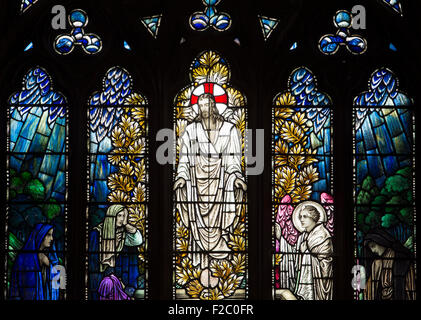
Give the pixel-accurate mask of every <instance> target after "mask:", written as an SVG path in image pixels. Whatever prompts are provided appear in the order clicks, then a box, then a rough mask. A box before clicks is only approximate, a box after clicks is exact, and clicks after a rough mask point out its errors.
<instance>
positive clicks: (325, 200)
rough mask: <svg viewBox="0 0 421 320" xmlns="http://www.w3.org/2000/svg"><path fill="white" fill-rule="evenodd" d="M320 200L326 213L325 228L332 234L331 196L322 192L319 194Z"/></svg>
mask: <svg viewBox="0 0 421 320" xmlns="http://www.w3.org/2000/svg"><path fill="white" fill-rule="evenodd" d="M320 202H321V203H322V206H323V208H325V210H326V214H327V222H326V229H327V230H328V231H329V232H330V234H331V235H332V236H333V231H334V222H333V220H334V218H333V197H332V196H331V195H330V194H328V193H322V194H321V195H320Z"/></svg>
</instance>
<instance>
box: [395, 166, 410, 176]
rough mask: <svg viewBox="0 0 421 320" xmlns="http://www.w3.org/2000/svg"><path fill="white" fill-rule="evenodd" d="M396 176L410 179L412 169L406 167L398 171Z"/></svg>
mask: <svg viewBox="0 0 421 320" xmlns="http://www.w3.org/2000/svg"><path fill="white" fill-rule="evenodd" d="M396 174H400V175H401V176H404V177H407V178H410V177H411V176H412V168H411V167H406V168H403V169H400V170H398V171H397V172H396Z"/></svg>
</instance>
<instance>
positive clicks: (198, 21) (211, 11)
mask: <svg viewBox="0 0 421 320" xmlns="http://www.w3.org/2000/svg"><path fill="white" fill-rule="evenodd" d="M202 2H203V4H204V5H205V6H206V8H205V10H204V11H203V12H195V13H193V14H192V15H191V16H190V26H191V27H192V29H193V30H196V31H204V30H206V29H208V28H209V27H210V26H212V27H213V28H214V29H215V30H218V31H226V30H228V29H229V28H230V27H231V17H230V16H229V14H227V13H224V12H221V13H218V12H217V11H216V5H217V4H218V3H219V2H221V0H202Z"/></svg>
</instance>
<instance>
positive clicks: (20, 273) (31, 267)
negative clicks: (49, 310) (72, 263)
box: [10, 224, 59, 300]
mask: <svg viewBox="0 0 421 320" xmlns="http://www.w3.org/2000/svg"><path fill="white" fill-rule="evenodd" d="M52 228H53V227H52V226H51V225H48V224H37V225H36V226H35V228H34V230H33V231H32V232H31V234H30V236H29V238H28V240H27V242H26V244H25V245H24V246H23V248H22V249H21V252H20V253H19V254H18V255H17V257H16V260H15V263H14V265H13V268H12V276H11V284H10V298H11V299H14V300H58V299H59V289H54V288H53V285H52V281H53V278H54V277H55V276H56V275H57V273H56V272H54V270H53V268H54V266H56V265H58V263H59V261H58V258H57V256H56V253H55V246H54V245H53V246H52V247H51V248H49V252H47V253H45V254H46V255H47V257H48V260H49V266H46V267H41V265H40V261H39V258H38V254H39V253H40V251H39V249H40V247H41V244H42V242H43V240H44V238H45V236H46V235H47V233H48V232H49V231H50V230H51V229H52Z"/></svg>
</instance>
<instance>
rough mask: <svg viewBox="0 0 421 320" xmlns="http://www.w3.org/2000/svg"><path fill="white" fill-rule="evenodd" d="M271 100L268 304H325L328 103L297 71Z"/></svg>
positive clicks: (328, 289) (329, 248)
mask: <svg viewBox="0 0 421 320" xmlns="http://www.w3.org/2000/svg"><path fill="white" fill-rule="evenodd" d="M273 101H274V107H273V120H272V121H273V129H272V130H273V131H272V139H273V142H272V143H273V144H272V161H273V162H272V166H273V167H272V168H273V181H272V184H273V210H274V211H273V217H274V249H275V250H274V252H275V254H274V299H283V300H288V299H303V300H331V299H332V298H333V264H334V259H333V257H334V248H333V242H332V239H331V238H332V236H333V235H334V205H333V203H334V201H333V184H332V180H333V177H332V172H333V166H332V160H333V159H332V158H333V157H332V145H333V144H332V137H331V131H332V127H331V118H332V112H331V107H332V100H331V98H330V97H329V96H328V95H327V94H325V93H323V92H321V91H319V89H318V86H317V82H316V78H315V76H314V75H313V74H312V72H311V71H310V70H309V69H307V68H305V67H301V68H297V69H295V70H294V71H293V72H292V74H291V76H290V78H289V81H288V90H287V91H285V92H283V93H279V94H278V95H277V96H276V97H275V98H274V100H273Z"/></svg>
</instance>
